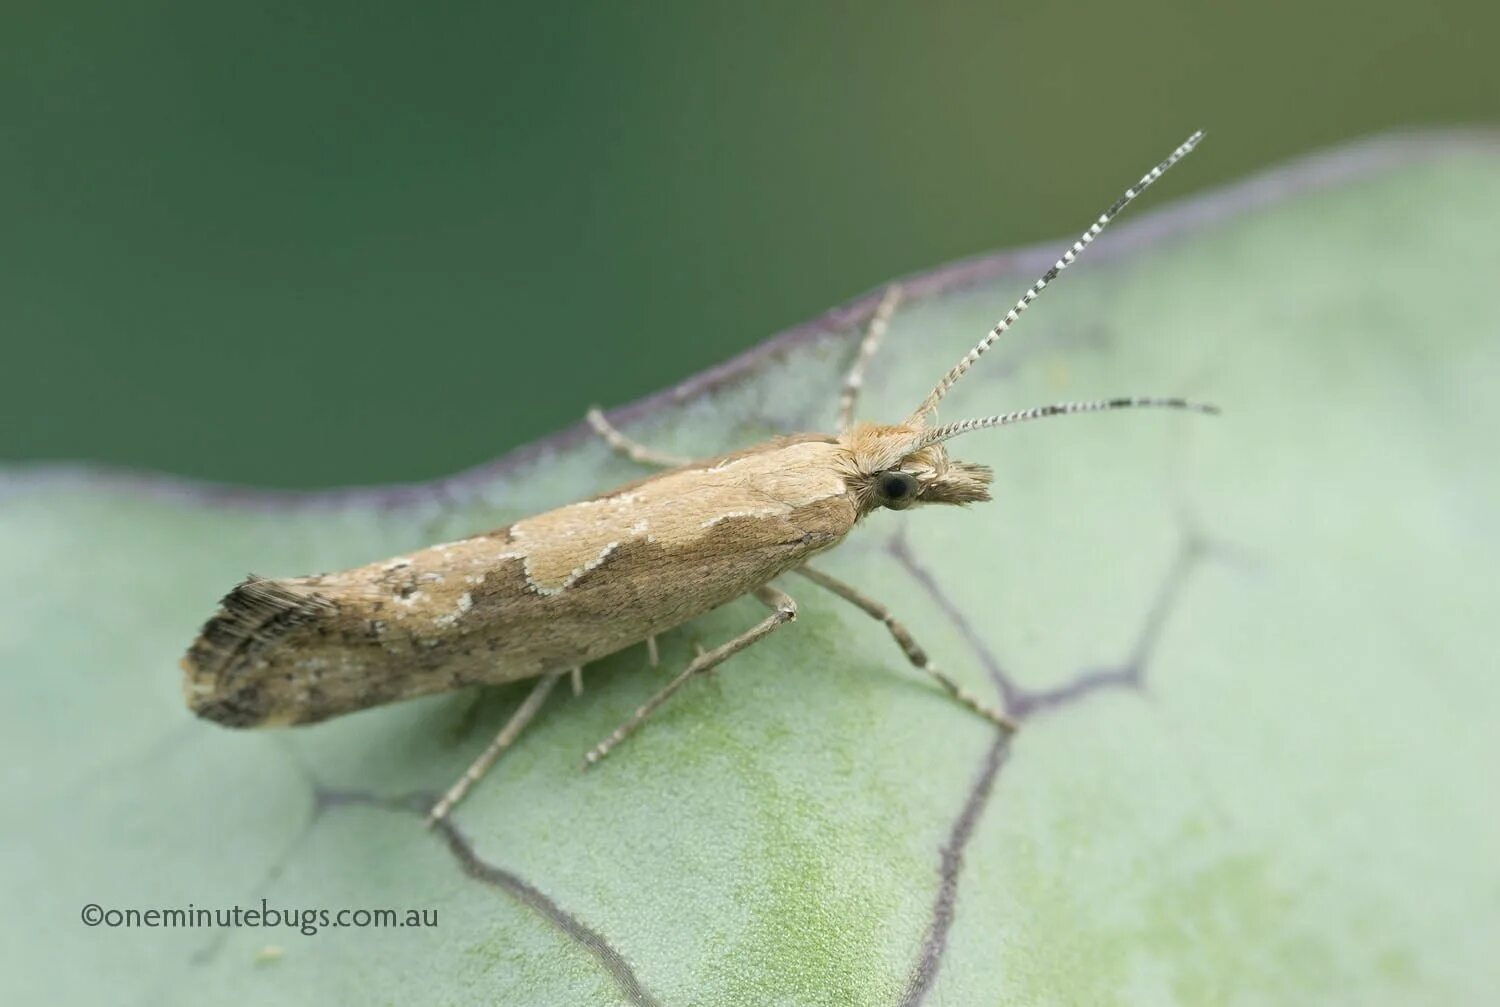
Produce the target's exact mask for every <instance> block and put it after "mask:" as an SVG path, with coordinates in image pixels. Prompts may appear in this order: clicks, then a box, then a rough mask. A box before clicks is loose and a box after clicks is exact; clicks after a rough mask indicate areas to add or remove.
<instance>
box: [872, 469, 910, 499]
mask: <svg viewBox="0 0 1500 1007" xmlns="http://www.w3.org/2000/svg"><path fill="white" fill-rule="evenodd" d="M875 486H876V489H877V490H879V492H880V496H881V498H882V500H883V502H884V503H885V504H886V506H888V507H902V506H905V505H906V504H909V503H911V502H912V500H913V499H914V498H915V497H916V495H917V489H918V486H917V477H916V476H914V475H912V474H911V473H910V472H902V471H900V470H896V469H893V470H891V471H890V472H882V473H881V474H880V475H879V476H877V477H876V483H875Z"/></svg>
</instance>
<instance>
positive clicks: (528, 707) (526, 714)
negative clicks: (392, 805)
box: [427, 668, 579, 828]
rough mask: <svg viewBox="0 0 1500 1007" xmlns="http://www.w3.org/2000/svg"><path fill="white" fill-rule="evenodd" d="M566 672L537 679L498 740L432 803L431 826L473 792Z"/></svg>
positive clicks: (428, 819)
mask: <svg viewBox="0 0 1500 1007" xmlns="http://www.w3.org/2000/svg"><path fill="white" fill-rule="evenodd" d="M578 670H579V669H577V668H574V669H573V672H574V673H577V672H578ZM563 674H564V672H561V671H554V672H552V673H551V674H550V675H543V676H542V678H541V681H539V682H537V684H536V687H535V688H533V689H532V690H531V692H529V693H527V695H526V698H525V699H523V700H522V701H521V705H520V706H519V707H517V708H516V712H515V713H513V714H511V716H510V719H509V720H507V721H506V722H505V726H504V727H502V728H500V733H499V734H497V735H495V740H494V741H492V742H490V745H489V747H488V748H486V749H485V750H484V751H483V752H482V753H480V756H479V758H477V759H475V760H474V763H473V764H472V765H471V766H469V768H468V769H466V770H464V775H462V776H460V777H459V778H458V780H457V781H456V782H455V783H454V784H453V786H451V787H449V788H448V792H447V793H446V794H444V795H443V796H442V798H441V799H440V800H439V801H438V802H437V803H436V804H434V805H433V806H432V810H431V811H429V812H428V813H427V826H428V828H431V827H432V826H433V825H435V824H437V823H438V822H440V821H442V820H443V819H444V818H447V817H448V812H450V811H452V810H453V806H454V805H455V804H457V803H458V802H459V801H461V800H463V799H464V795H465V794H467V793H468V792H469V788H471V787H473V786H474V784H476V783H478V782H479V779H480V777H482V776H484V774H485V773H487V772H489V769H490V767H491V766H493V765H494V764H495V760H496V759H498V758H500V756H501V755H503V754H504V753H505V750H506V749H507V748H509V747H510V746H511V744H512V743H513V742H514V741H515V740H516V736H517V735H519V734H520V733H521V731H522V729H523V728H525V727H526V725H527V724H529V723H531V718H532V717H535V716H536V714H537V711H538V710H540V709H541V708H542V703H544V702H546V699H547V693H549V692H551V691H552V687H553V686H554V685H556V684H557V680H558V679H559V678H561V677H562V676H563Z"/></svg>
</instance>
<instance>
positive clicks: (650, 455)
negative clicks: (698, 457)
mask: <svg viewBox="0 0 1500 1007" xmlns="http://www.w3.org/2000/svg"><path fill="white" fill-rule="evenodd" d="M584 418H585V419H587V420H588V421H589V426H591V427H593V428H594V432H595V433H597V434H598V435H599V436H600V437H602V438H604V442H605V443H606V444H608V445H609V446H610V447H612V448H614V449H615V450H616V451H618V452H620V454H622V455H624V456H625V457H626V458H629V459H630V460H631V461H633V462H639V463H640V464H642V465H655V466H657V467H659V468H667V469H675V468H677V467H678V466H679V465H686V464H688V463H689V462H691V461H692V460H693V459H691V458H679V457H678V456H677V455H669V454H666V453H664V452H661V451H653V450H652V449H651V448H648V447H646V445H644V444H642V443H640V442H639V441H634V440H631V439H630V438H629V437H626V436H625V435H624V434H623V433H621V432H620V430H619V428H617V427H616V426H615V425H614V424H613V423H611V422H610V421H609V419H608V418H607V417H606V416H605V415H604V411H603V410H602V409H600V408H599V407H598V406H592V407H590V408H589V411H588V412H587V413H586V414H584Z"/></svg>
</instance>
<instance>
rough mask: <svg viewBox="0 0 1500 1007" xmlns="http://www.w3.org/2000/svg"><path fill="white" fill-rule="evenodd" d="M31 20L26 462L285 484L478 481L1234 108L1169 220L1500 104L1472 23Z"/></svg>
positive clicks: (610, 16) (11, 82)
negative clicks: (1268, 176)
mask: <svg viewBox="0 0 1500 1007" xmlns="http://www.w3.org/2000/svg"><path fill="white" fill-rule="evenodd" d="M3 10H4V16H3V22H0V23H3V25H4V28H3V32H0V35H3V40H0V259H3V263H4V266H3V269H0V334H3V338H4V352H3V358H0V459H39V458H86V459H98V460H104V461H109V462H115V463H123V464H129V465H135V466H147V467H152V468H160V469H166V470H170V471H173V472H179V473H186V474H190V475H197V476H205V477H210V478H214V479H223V480H231V481H236V482H250V483H259V484H265V485H274V486H320V485H333V484H339V483H348V482H389V481H402V480H410V479H419V478H425V477H429V476H434V475H438V474H441V473H445V472H449V471H452V470H454V469H458V468H461V467H464V466H467V465H471V464H474V463H476V462H480V461H482V460H485V459H487V458H491V457H493V456H495V455H497V454H499V453H501V452H503V451H505V450H506V449H508V448H510V447H513V446H515V445H517V444H520V443H523V442H525V441H528V440H530V439H532V438H534V437H536V436H538V435H541V434H544V433H546V432H548V431H551V430H554V429H556V428H558V427H560V426H563V425H565V424H568V423H572V422H574V421H576V420H577V419H578V417H579V416H580V414H581V412H582V410H583V409H584V407H585V406H586V405H588V404H589V403H591V402H595V401H597V402H602V403H604V404H607V405H609V404H620V403H623V402H626V401H628V400H631V399H634V398H637V397H639V396H641V395H643V394H645V393H647V392H650V391H652V390H654V389H656V388H659V387H661V386H663V385H666V384H669V383H671V382H673V381H675V380H678V379H680V378H682V377H684V376H686V375H688V374H691V373H693V372H695V371H698V370H700V369H702V368H704V367H706V366H708V365H710V364H713V363H715V362H717V361H719V360H721V359H723V358H725V357H727V356H729V355H731V354H733V353H735V352H737V351H739V350H742V349H744V348H746V347H748V346H750V345H752V344H754V343H756V342H758V341H760V340H761V339H763V338H764V337H766V336H767V335H769V334H771V333H773V332H775V331H777V330H779V329H781V328H783V327H786V326H788V325H790V324H793V323H796V322H798V321H801V320H803V319H805V318H807V317H809V316H811V315H813V314H816V313H818V312H820V311H822V310H823V309H825V308H827V307H830V306H832V305H833V304H836V303H838V302H841V301H843V300H846V299H848V298H849V297H851V296H853V295H855V294H858V293H860V292H862V291H864V290H866V289H868V288H870V287H873V286H876V285H878V284H880V283H882V282H883V281H884V280H886V279H888V278H890V277H892V276H895V275H897V274H900V273H903V272H907V271H911V270H916V269H921V268H926V267H929V266H934V265H937V264H939V263H941V262H944V261H947V260H950V259H954V258H958V257H962V256H966V255H970V254H973V253H976V252H979V251H983V250H986V249H990V248H995V247H1002V246H1009V245H1015V244H1021V243H1029V242H1034V241H1037V240H1040V239H1050V238H1061V237H1063V236H1065V235H1067V236H1070V235H1071V232H1073V231H1074V230H1076V229H1078V228H1080V227H1081V226H1082V225H1084V224H1086V223H1087V222H1088V220H1089V219H1090V218H1091V217H1092V216H1093V215H1094V214H1095V213H1096V212H1097V211H1098V209H1099V208H1100V207H1101V206H1102V205H1103V204H1104V203H1106V202H1107V201H1108V200H1110V199H1111V198H1113V197H1114V195H1115V194H1116V191H1117V190H1118V189H1119V188H1120V187H1121V186H1123V185H1124V184H1125V183H1126V182H1128V181H1130V180H1132V179H1133V178H1134V177H1136V176H1137V175H1138V174H1139V173H1140V172H1141V171H1142V170H1144V168H1146V167H1147V166H1148V165H1149V164H1151V163H1152V162H1154V161H1155V160H1156V159H1157V158H1158V157H1159V156H1160V155H1162V154H1163V153H1164V152H1165V151H1167V150H1170V149H1171V147H1172V146H1173V145H1175V144H1176V143H1177V142H1178V141H1179V140H1181V138H1182V137H1183V136H1185V135H1186V134H1187V133H1188V132H1190V131H1191V130H1192V129H1193V128H1196V127H1199V126H1202V127H1205V128H1207V129H1208V130H1209V131H1210V138H1209V140H1208V142H1207V143H1206V144H1205V145H1204V147H1203V148H1202V150H1201V151H1200V153H1198V154H1197V155H1195V156H1194V158H1193V159H1192V160H1191V161H1190V162H1188V164H1186V165H1184V166H1183V168H1182V169H1180V170H1179V171H1178V172H1175V173H1174V175H1173V177H1172V178H1171V179H1170V180H1169V182H1168V183H1167V184H1166V185H1165V186H1164V187H1163V188H1162V189H1161V190H1160V191H1158V192H1154V193H1153V195H1152V197H1151V200H1150V202H1152V203H1153V204H1155V205H1160V204H1161V202H1163V201H1165V200H1168V199H1173V198H1177V197H1181V196H1183V195H1186V194H1188V193H1191V192H1194V191H1197V190H1201V189H1204V188H1207V187H1212V186H1214V185H1217V184H1219V183H1222V182H1225V181H1228V180H1232V179H1235V178H1238V177H1241V176H1243V175H1245V174H1247V173H1249V172H1252V171H1254V170H1256V169H1257V168H1260V167H1263V166H1266V165H1269V164H1272V163H1275V162H1277V161H1280V160H1283V159H1285V158H1287V157H1289V156H1291V155H1295V154H1297V153H1299V152H1303V151H1307V150H1310V149H1314V148H1319V147H1324V146H1327V145H1330V144H1334V143H1337V142H1339V141H1341V140H1345V139H1348V138H1352V137H1357V136H1361V135H1364V134H1368V133H1371V132H1375V131H1380V130H1386V129H1390V128H1398V127H1406V126H1421V125H1461V124H1475V123H1477V124H1491V123H1494V122H1495V121H1496V120H1497V118H1500V61H1497V60H1496V59H1495V58H1494V55H1493V51H1492V41H1493V39H1494V38H1495V37H1496V36H1497V34H1500V7H1497V5H1494V4H1481V3H1478V2H1473V0H1462V2H1461V0H1446V2H1428V3H1422V4H1412V3H1396V2H1390V0H1376V2H1374V3H1370V2H1366V3H1357V4H1356V3H1320V4H1308V3H1296V4H1294V3H1287V2H1273V3H1267V2H1262V3H1256V4H1212V5H1210V4H1203V3H1180V2H1170V0H1139V2H1136V3H1132V4H1128V5H1122V4H1119V3H1118V2H1102V0H1085V2H1074V3H1055V4H1046V5H1025V9H1023V8H1022V5H1017V4H983V5H981V4H951V3H924V4H917V3H911V4H893V3H861V4H855V3H819V4H813V3H768V4H757V5H753V6H752V5H738V4H736V5H729V4H717V3H714V4H708V3H674V4H668V3H648V4H635V5H628V4H619V3H587V4H585V3H578V4H568V5H562V4H536V5H521V4H493V3H491V4H438V5H417V4H402V5H389V4H378V3H369V2H361V3H332V2H308V0H302V2H296V3H290V2H276V3H243V2H242V3H234V4H227V3H220V2H202V0H198V2H191V3H189V2H166V0H140V2H136V3H131V4H120V3H114V2H110V3H106V2H93V0H91V2H67V0H62V2H58V0H50V2H33V0H23V2H17V0H11V2H9V3H6V4H5V5H4V8H3ZM1392 293H1393V295H1395V294H1399V293H1400V292H1399V291H1393V292H1392ZM1266 296H1267V297H1268V298H1269V297H1274V291H1267V292H1266ZM1005 307H1007V305H1001V304H997V305H996V309H997V313H1000V312H1003V310H1004V308H1005ZM977 335H978V334H977V333H976V336H977ZM1148 337H1149V334H1142V338H1148ZM948 362H949V361H947V360H943V361H941V362H940V364H941V365H946V364H947V363H948ZM1120 390H1121V391H1131V390H1135V391H1141V389H1120ZM1145 390H1146V391H1155V390H1157V389H1145ZM1017 404H1029V403H1010V405H1017ZM997 405H999V404H998V403H997Z"/></svg>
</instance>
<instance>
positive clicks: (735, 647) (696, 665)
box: [583, 584, 797, 769]
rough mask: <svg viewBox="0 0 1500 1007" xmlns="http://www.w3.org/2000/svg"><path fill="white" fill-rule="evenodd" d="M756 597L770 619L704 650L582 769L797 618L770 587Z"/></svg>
mask: <svg viewBox="0 0 1500 1007" xmlns="http://www.w3.org/2000/svg"><path fill="white" fill-rule="evenodd" d="M755 597H756V598H758V599H759V600H760V601H761V602H762V603H764V604H765V605H766V606H767V607H769V608H770V609H771V610H772V612H771V614H770V615H769V616H767V617H766V618H765V619H763V620H761V621H760V622H759V623H757V624H756V625H755V626H753V627H752V628H750V629H749V630H747V631H746V632H744V633H741V634H740V635H739V636H737V637H735V638H734V639H732V640H730V641H729V642H728V643H724V644H720V645H719V646H717V647H715V648H714V649H713V650H710V651H705V652H704V653H701V654H699V655H698V656H697V657H696V658H694V659H693V661H692V663H691V664H689V665H688V666H687V667H686V668H684V669H683V670H682V672H681V674H679V675H678V676H677V677H676V678H674V679H672V681H671V682H669V683H668V684H667V687H666V688H664V689H662V690H661V691H660V692H658V693H657V694H656V695H654V696H652V697H651V698H650V699H648V700H646V702H645V703H643V704H641V707H640V709H638V710H636V711H635V713H634V714H633V715H632V716H631V718H630V719H629V720H627V721H625V723H623V724H621V725H620V726H619V727H617V728H615V731H614V733H613V734H611V735H610V736H609V737H607V738H605V739H604V740H603V741H601V742H599V744H597V745H595V746H594V747H593V748H592V749H590V750H589V752H588V754H587V755H585V756H584V757H583V768H584V769H587V768H588V767H589V766H592V765H593V764H594V763H596V762H598V761H599V760H600V759H602V758H604V757H605V756H606V755H608V754H609V753H610V750H611V749H613V748H614V747H615V746H616V745H618V744H619V743H620V742H622V741H624V740H625V739H626V738H627V737H629V736H630V735H631V734H632V733H633V732H634V731H635V729H636V728H638V727H640V726H641V725H642V724H643V723H645V722H646V719H647V718H648V717H650V716H651V715H652V714H653V713H655V712H656V710H657V708H658V707H660V706H661V705H662V704H663V703H665V702H666V701H667V700H668V699H669V698H671V696H672V693H674V692H676V691H677V690H678V689H680V688H682V687H683V686H684V685H686V684H687V682H688V681H689V680H690V679H692V678H694V677H695V676H697V675H701V674H703V673H704V672H706V671H708V670H709V669H711V668H713V667H714V666H715V665H717V664H721V663H723V662H724V661H726V660H728V659H729V658H731V657H733V656H734V655H735V654H738V653H739V652H740V651H742V650H744V649H745V648H746V647H748V646H750V645H751V644H752V643H755V642H756V641H757V640H760V639H762V638H763V637H765V636H768V635H770V634H771V633H773V632H775V631H776V630H777V629H778V628H780V627H781V626H784V625H785V624H787V623H789V622H791V621H792V620H793V619H795V618H797V603H796V602H795V601H793V600H792V599H791V598H790V597H788V596H787V595H785V594H783V593H782V592H780V591H778V590H776V589H775V588H774V587H771V586H770V585H769V584H768V585H766V586H764V587H761V588H757V589H756V591H755Z"/></svg>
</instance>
